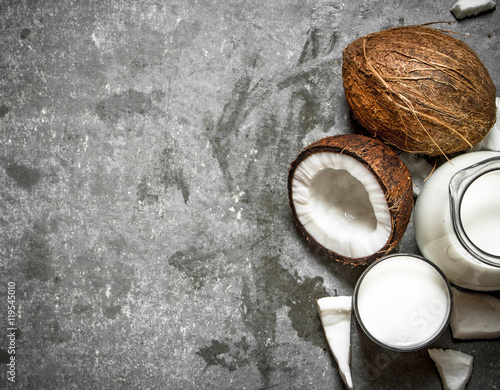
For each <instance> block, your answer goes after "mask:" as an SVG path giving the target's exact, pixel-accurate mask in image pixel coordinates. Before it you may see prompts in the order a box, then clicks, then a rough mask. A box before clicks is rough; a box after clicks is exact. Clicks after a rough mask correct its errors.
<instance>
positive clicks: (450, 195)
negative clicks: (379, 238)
mask: <svg viewBox="0 0 500 390" xmlns="http://www.w3.org/2000/svg"><path fill="white" fill-rule="evenodd" d="M414 225H415V238H416V240H417V244H418V246H419V248H420V251H421V252H422V254H423V256H424V257H425V258H427V259H428V260H430V261H432V262H433V263H435V264H436V265H437V266H438V267H439V268H440V269H441V270H442V271H443V272H444V274H445V275H446V277H447V278H448V280H449V281H450V282H452V283H454V284H456V285H458V286H461V287H464V288H468V289H471V290H478V291H493V290H499V289H500V153H498V152H471V153H466V154H463V155H460V156H458V157H455V158H453V159H451V160H450V161H449V162H447V163H444V164H443V165H442V166H440V167H439V168H438V169H437V170H436V171H435V172H434V173H433V174H432V175H431V177H430V178H429V179H428V180H427V181H426V183H425V185H424V187H423V189H422V191H421V193H420V195H419V196H418V198H417V201H416V203H415V208H414Z"/></svg>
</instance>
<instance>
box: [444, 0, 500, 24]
mask: <svg viewBox="0 0 500 390" xmlns="http://www.w3.org/2000/svg"><path fill="white" fill-rule="evenodd" d="M496 4H497V3H496V2H495V1H494V0H458V1H457V2H456V3H455V5H454V6H453V7H452V8H451V12H453V15H455V18H457V19H458V20H460V19H464V18H467V17H469V16H474V15H477V14H480V13H481V12H485V11H489V10H490V9H493V8H495V6H496Z"/></svg>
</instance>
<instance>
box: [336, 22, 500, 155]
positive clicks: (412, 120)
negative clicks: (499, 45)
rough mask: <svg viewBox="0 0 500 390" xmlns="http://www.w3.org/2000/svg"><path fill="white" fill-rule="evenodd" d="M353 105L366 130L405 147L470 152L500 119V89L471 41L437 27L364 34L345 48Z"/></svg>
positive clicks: (349, 99)
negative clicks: (499, 114)
mask: <svg viewBox="0 0 500 390" xmlns="http://www.w3.org/2000/svg"><path fill="white" fill-rule="evenodd" d="M342 76H343V83H344V90H345V95H346V99H347V103H348V106H349V108H350V110H351V112H352V115H353V117H354V119H355V120H356V121H357V122H359V124H360V125H361V126H362V127H364V128H365V129H366V131H367V132H368V133H369V134H370V135H372V136H374V137H376V138H378V139H380V140H382V141H384V142H386V143H388V144H391V145H393V146H396V147H398V148H399V149H402V150H404V151H407V152H410V153H417V154H425V155H430V156H436V155H446V154H451V153H456V152H461V151H465V150H466V149H468V148H470V147H472V146H473V145H475V144H476V143H478V142H479V141H481V140H482V139H483V138H484V137H485V136H486V135H487V134H488V131H489V130H490V128H491V127H492V126H493V124H494V123H495V119H496V107H495V96H496V89H495V85H494V84H493V81H492V79H491V77H490V75H489V73H488V70H487V69H486V67H485V66H484V65H483V63H482V62H481V60H480V59H479V57H478V56H477V55H476V53H474V51H473V50H472V49H471V48H470V47H469V46H468V45H466V44H465V43H464V42H463V41H461V40H458V39H456V38H454V37H452V36H450V35H449V34H447V33H445V32H442V31H440V30H437V29H434V28H430V27H420V26H406V27H397V28H392V29H388V30H384V31H380V32H376V33H372V34H368V35H366V36H363V37H361V38H359V39H357V40H355V41H354V42H352V43H351V44H349V45H348V46H347V47H346V48H345V49H344V52H343V65H342Z"/></svg>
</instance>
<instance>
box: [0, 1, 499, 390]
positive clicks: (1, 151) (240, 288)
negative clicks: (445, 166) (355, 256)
mask: <svg viewBox="0 0 500 390" xmlns="http://www.w3.org/2000/svg"><path fill="white" fill-rule="evenodd" d="M453 3H454V1H435V0H420V1H415V0H402V1H398V2H397V3H396V4H394V3H392V2H383V1H362V2H361V1H345V2H341V1H336V0H332V1H326V0H318V1H313V0H300V1H295V0H291V1H284V0H278V1H275V2H271V1H264V0H259V1H257V0H251V1H236V0H229V1H217V0H206V1H193V0H187V1H186V0H185V1H177V0H173V1H159V0H141V1H129V0H99V1H93V0H89V1H76V0H73V1H71V0H68V1H50V0H47V1H43V0H38V1H36V0H32V1H31V0H30V1H28V0H15V1H14V0H1V1H0V37H1V52H0V208H1V209H0V233H1V234H0V256H1V257H0V267H1V276H0V297H1V301H0V303H1V304H0V335H1V338H0V360H1V362H2V365H0V387H1V388H19V389H65V390H67V389H286V390H289V389H326V388H328V389H342V388H343V384H342V380H341V378H340V376H339V374H338V371H337V366H336V364H335V362H334V360H333V357H332V355H331V354H330V352H329V350H328V348H327V344H326V340H325V338H324V336H323V333H322V329H321V326H320V322H319V318H318V315H317V311H316V302H315V300H316V299H317V298H320V297H323V296H327V295H336V294H338V295H350V294H352V291H353V288H354V284H355V282H356V280H357V278H358V277H359V275H360V274H361V272H362V271H363V269H364V268H361V267H358V268H352V267H350V266H345V265H341V264H339V263H332V262H331V261H329V260H328V259H326V258H322V257H321V256H319V255H318V254H315V253H313V252H312V251H311V250H310V249H309V248H308V247H307V245H306V243H305V242H304V240H303V239H302V237H301V236H300V235H299V234H298V232H297V230H296V229H295V227H294V225H293V221H292V217H291V212H290V209H289V206H288V199H287V192H286V177H287V170H288V166H289V164H290V162H291V161H293V159H294V158H295V157H296V155H297V154H298V153H299V151H300V150H301V149H302V148H303V147H304V146H306V145H307V144H309V143H310V142H313V141H316V140H317V139H319V138H321V137H324V136H327V135H332V134H340V133H349V132H351V131H352V130H353V125H352V123H351V121H350V118H349V112H348V109H347V105H346V102H345V97H344V92H343V89H342V79H341V58H342V57H341V54H342V49H343V48H344V47H345V46H346V45H347V44H348V43H349V42H351V41H352V40H354V39H356V38H358V37H360V36H362V35H364V34H367V33H370V32H373V31H377V30H381V29H384V28H388V27H394V26H399V25H409V24H422V23H428V22H434V21H443V20H452V21H453V20H454V18H453V16H452V14H451V13H450V12H449V9H450V8H451V6H452V5H453ZM439 26H440V27H442V28H444V29H447V30H453V31H456V32H460V33H470V34H471V35H473V36H474V37H473V38H471V37H464V36H460V38H461V39H464V40H465V41H466V42H467V43H468V44H469V45H470V46H471V47H472V48H473V49H474V50H475V51H476V52H477V53H478V55H479V57H480V58H481V60H482V61H483V62H484V64H485V65H486V67H487V68H488V70H489V71H490V74H491V76H492V79H493V81H494V82H495V84H496V85H497V87H498V86H499V85H500V39H499V37H500V31H499V28H500V27H499V26H500V13H499V11H498V10H495V11H493V12H489V13H487V14H484V15H480V16H478V17H475V18H470V19H465V20H463V21H461V22H459V23H457V22H455V23H454V24H451V25H448V24H441V25H439ZM399 250H400V251H402V252H405V251H407V252H413V253H418V248H417V246H416V244H415V241H414V238H413V230H412V226H411V223H410V227H409V229H408V231H407V234H406V235H405V236H404V238H403V241H402V243H401V247H400V249H399ZM9 282H10V283H12V282H14V283H15V306H16V307H15V312H16V315H15V323H14V325H15V327H16V328H17V329H18V330H17V331H16V332H15V336H16V338H15V351H16V355H15V357H16V360H15V361H16V366H15V368H16V378H15V379H16V382H15V383H11V382H8V381H7V377H8V374H7V371H8V366H7V363H8V362H9V358H10V356H11V355H9V354H8V347H9V342H10V341H9V339H8V337H7V335H8V333H9V331H8V330H7V329H8V328H9V323H8V310H7V307H8V304H7V292H8V285H9ZM497 296H498V294H497ZM435 346H437V347H452V348H456V349H459V350H461V351H463V352H466V353H470V354H472V355H473V356H474V359H475V360H474V373H473V376H472V379H471V382H470V385H469V388H470V389H482V390H484V389H496V388H497V386H498V383H500V367H499V365H498V350H499V347H500V342H499V341H498V340H490V341H473V342H472V341H471V342H455V341H454V340H453V339H452V337H451V333H450V331H449V330H448V331H447V332H446V333H445V334H444V336H443V337H442V338H441V339H440V340H439V341H437V342H436V343H435ZM352 369H353V381H354V385H355V387H356V388H358V389H426V390H427V389H441V383H440V379H439V376H438V374H437V371H436V369H435V367H434V365H433V363H432V361H431V360H430V358H429V357H428V355H427V352H426V351H425V350H424V351H419V352H413V353H404V354H402V353H394V352H388V351H385V350H383V349H381V348H379V347H377V346H375V345H374V344H373V343H372V342H371V341H369V340H368V339H367V337H366V336H364V335H363V334H362V333H361V330H360V329H359V327H358V325H357V323H356V322H355V321H353V324H352Z"/></svg>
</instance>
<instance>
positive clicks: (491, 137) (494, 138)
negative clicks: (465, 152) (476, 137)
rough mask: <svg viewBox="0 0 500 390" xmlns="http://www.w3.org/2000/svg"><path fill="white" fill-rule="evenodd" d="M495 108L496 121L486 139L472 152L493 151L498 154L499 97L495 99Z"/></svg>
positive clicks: (499, 130)
mask: <svg viewBox="0 0 500 390" xmlns="http://www.w3.org/2000/svg"><path fill="white" fill-rule="evenodd" d="M495 102H496V106H497V120H496V122H495V124H494V125H493V127H492V128H491V129H490V131H489V132H488V134H487V135H486V137H484V138H483V139H482V140H481V142H479V143H478V144H476V145H475V146H474V148H473V150H474V151H475V150H493V151H496V152H500V97H497V98H496V99H495Z"/></svg>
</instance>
